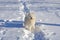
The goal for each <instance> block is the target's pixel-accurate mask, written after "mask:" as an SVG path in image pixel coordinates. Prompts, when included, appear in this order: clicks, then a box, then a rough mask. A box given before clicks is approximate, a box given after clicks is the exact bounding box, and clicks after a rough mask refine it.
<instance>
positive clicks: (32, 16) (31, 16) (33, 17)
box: [28, 12, 36, 20]
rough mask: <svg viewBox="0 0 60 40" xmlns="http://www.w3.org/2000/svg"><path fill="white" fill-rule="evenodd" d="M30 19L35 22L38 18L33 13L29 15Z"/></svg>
mask: <svg viewBox="0 0 60 40" xmlns="http://www.w3.org/2000/svg"><path fill="white" fill-rule="evenodd" d="M28 18H29V19H30V20H33V19H35V18H36V17H35V14H34V13H33V12H32V13H29V14H28Z"/></svg>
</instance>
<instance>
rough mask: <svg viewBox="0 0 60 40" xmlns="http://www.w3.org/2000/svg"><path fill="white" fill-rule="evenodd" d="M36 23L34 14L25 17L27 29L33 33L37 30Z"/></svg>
mask: <svg viewBox="0 0 60 40" xmlns="http://www.w3.org/2000/svg"><path fill="white" fill-rule="evenodd" d="M35 21H36V16H35V14H34V13H33V12H32V13H28V14H27V15H25V22H24V25H25V28H26V29H27V30H29V31H31V32H33V31H34V29H35Z"/></svg>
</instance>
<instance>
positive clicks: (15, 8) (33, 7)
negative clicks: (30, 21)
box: [0, 0, 60, 40]
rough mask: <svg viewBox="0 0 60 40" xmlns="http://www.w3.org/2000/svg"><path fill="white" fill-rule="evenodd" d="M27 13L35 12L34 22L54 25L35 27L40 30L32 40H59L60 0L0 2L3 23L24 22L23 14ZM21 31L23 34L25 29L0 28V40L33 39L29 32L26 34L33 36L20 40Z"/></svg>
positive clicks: (10, 0)
mask: <svg viewBox="0 0 60 40" xmlns="http://www.w3.org/2000/svg"><path fill="white" fill-rule="evenodd" d="M25 4H26V5H25ZM26 6H27V7H26ZM29 11H34V12H35V14H36V22H40V23H48V24H54V25H44V24H39V25H37V26H39V27H40V28H41V32H39V33H35V34H37V35H35V39H34V40H46V39H47V40H60V32H59V30H60V26H58V24H59V25H60V0H0V19H2V20H4V21H6V20H9V21H10V22H11V21H12V20H16V21H20V20H22V21H24V16H25V15H24V13H27V12H29ZM55 24H57V25H55ZM0 25H1V24H0ZM22 31H23V33H25V32H24V31H25V29H21V28H14V27H13V28H6V27H0V40H24V39H25V40H28V39H29V38H30V37H31V38H32V39H33V36H34V34H32V33H30V32H29V31H28V32H27V33H29V34H30V35H33V36H30V35H29V38H28V39H27V38H24V39H23V38H20V37H22V35H23V34H22ZM26 31H27V30H26ZM27 33H26V34H27ZM25 36H26V35H25ZM32 39H31V40H32Z"/></svg>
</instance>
